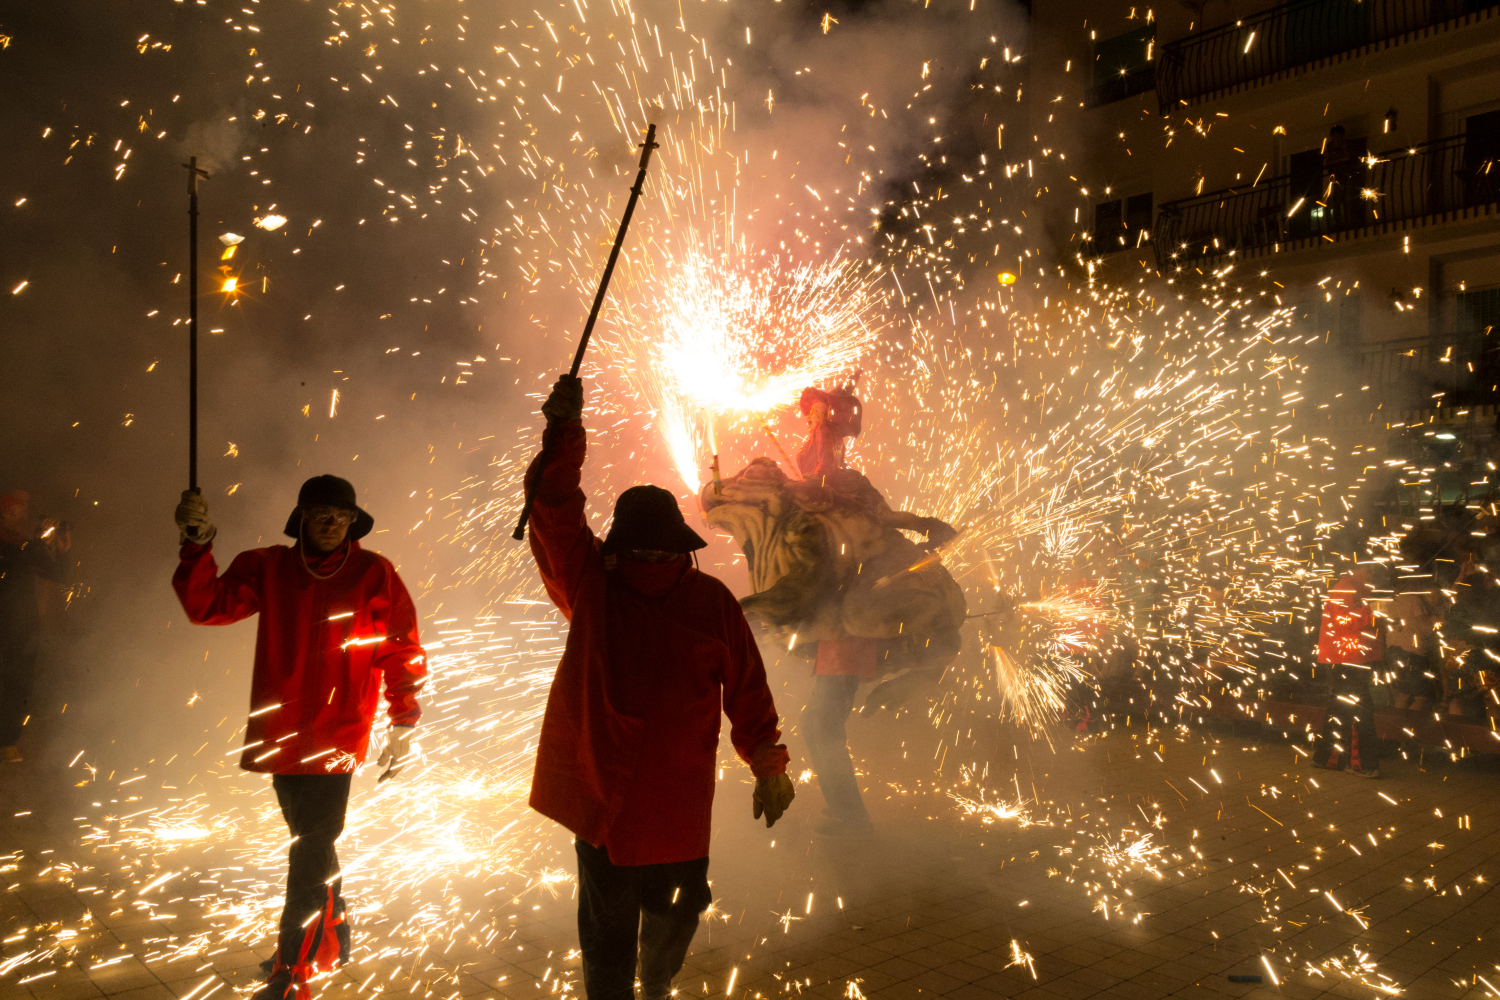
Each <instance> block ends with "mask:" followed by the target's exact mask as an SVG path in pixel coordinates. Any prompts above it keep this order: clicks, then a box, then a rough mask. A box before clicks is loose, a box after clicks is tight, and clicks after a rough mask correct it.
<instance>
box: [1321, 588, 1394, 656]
mask: <svg viewBox="0 0 1500 1000" xmlns="http://www.w3.org/2000/svg"><path fill="white" fill-rule="evenodd" d="M1372 593H1374V588H1373V587H1371V586H1370V584H1368V583H1355V580H1354V576H1353V574H1350V575H1349V576H1345V577H1342V578H1341V579H1340V580H1339V582H1338V583H1336V584H1334V586H1333V589H1332V590H1330V591H1329V592H1328V600H1327V601H1325V602H1324V603H1323V621H1322V624H1321V626H1320V627H1319V629H1318V662H1319V663H1329V664H1335V665H1336V664H1340V663H1348V664H1369V663H1380V662H1382V661H1383V660H1384V659H1385V630H1384V627H1383V623H1382V622H1379V621H1376V620H1375V611H1374V609H1373V608H1371V607H1370V605H1369V604H1368V603H1367V601H1368V598H1369V597H1370V595H1371V594H1372Z"/></svg>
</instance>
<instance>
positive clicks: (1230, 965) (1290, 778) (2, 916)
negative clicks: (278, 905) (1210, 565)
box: [0, 716, 1500, 1000]
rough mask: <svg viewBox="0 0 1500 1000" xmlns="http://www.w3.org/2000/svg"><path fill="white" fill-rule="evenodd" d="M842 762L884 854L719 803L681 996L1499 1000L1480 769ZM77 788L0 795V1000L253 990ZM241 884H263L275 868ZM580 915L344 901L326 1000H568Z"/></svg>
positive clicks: (735, 784) (896, 723) (548, 891)
mask: <svg viewBox="0 0 1500 1000" xmlns="http://www.w3.org/2000/svg"><path fill="white" fill-rule="evenodd" d="M851 739H852V742H853V743H854V744H855V746H856V748H857V749H863V750H868V749H869V748H871V747H874V746H877V745H879V746H886V747H890V748H891V752H889V753H886V754H881V755H876V756H878V757H879V760H878V761H872V762H871V764H870V774H869V775H868V776H867V781H868V794H869V798H870V799H871V800H872V802H873V805H874V808H873V810H872V811H873V812H874V814H875V816H876V819H877V822H878V824H879V830H880V832H879V835H878V836H877V837H876V838H875V839H874V840H871V841H869V842H864V843H849V842H837V841H834V842H830V841H827V840H821V839H818V838H816V837H814V836H813V835H812V834H811V832H810V828H811V826H812V825H813V824H814V823H815V822H816V821H817V819H818V815H817V814H818V811H819V808H820V807H821V804H822V803H821V801H820V797H819V795H818V794H817V792H816V790H815V788H814V787H812V786H808V787H805V788H803V790H802V793H801V796H800V797H799V799H798V800H797V802H796V803H795V805H794V806H793V810H792V812H791V813H790V814H789V815H788V817H787V818H786V819H785V820H784V821H783V822H782V823H781V824H778V826H777V827H776V828H775V829H774V830H772V831H766V830H765V829H764V828H762V827H757V826H756V825H754V824H752V822H751V821H750V817H749V785H748V784H747V783H745V782H744V780H743V779H742V778H741V777H740V775H741V773H742V772H739V771H733V770H731V771H729V772H728V773H727V775H726V777H725V779H724V781H723V783H722V784H721V788H720V793H719V802H718V813H717V816H716V820H717V824H716V825H717V832H716V835H715V841H714V847H713V852H712V856H713V859H714V861H713V869H712V876H713V879H714V891H715V894H716V896H717V903H716V910H715V913H714V915H713V917H712V918H711V919H710V920H709V921H708V923H707V924H706V926H704V927H703V928H702V929H700V931H699V935H698V938H697V939H696V941H695V944H694V950H693V952H692V954H691V955H690V956H689V959H688V965H687V967H686V968H685V969H684V971H683V973H682V975H681V977H680V978H679V980H678V983H677V985H678V988H679V990H680V991H681V992H682V993H683V994H685V995H692V996H706V997H712V996H721V995H724V994H726V993H730V994H731V995H733V996H736V997H739V996H744V997H753V996H755V995H757V994H760V995H763V996H766V997H773V996H783V995H789V994H804V993H806V994H811V995H815V996H823V997H834V996H841V997H857V996H859V995H864V996H866V997H872V998H873V997H882V998H884V997H891V998H901V997H904V998H916V997H927V996H945V997H956V998H965V1000H969V998H973V1000H980V998H997V997H1009V998H1016V1000H1021V998H1025V1000H1051V998H1064V1000H1076V998H1083V997H1093V996H1101V997H1102V996H1108V997H1120V998H1126V1000H1131V998H1141V1000H1146V998H1155V997H1167V996H1183V997H1214V996H1244V997H1270V996H1282V997H1308V998H1311V997H1319V996H1330V997H1369V996H1381V995H1389V990H1395V989H1399V990H1401V991H1403V995H1405V996H1410V997H1418V998H1428V997H1443V998H1460V997H1479V996H1500V989H1496V988H1495V987H1500V966H1497V963H1500V894H1497V893H1496V892H1494V891H1492V888H1491V883H1492V881H1493V879H1495V878H1500V864H1497V863H1496V861H1495V859H1496V855H1497V853H1500V823H1497V819H1500V796H1497V795H1496V794H1495V792H1496V790H1497V788H1500V766H1496V765H1492V764H1489V763H1487V762H1485V761H1482V760H1481V761H1474V760H1464V761H1459V762H1457V763H1451V762H1448V761H1446V760H1442V761H1441V765H1440V766H1439V765H1438V764H1436V763H1434V762H1433V761H1432V760H1431V759H1426V760H1424V761H1423V762H1421V763H1420V764H1419V761H1418V759H1417V756H1416V754H1413V755H1412V759H1410V760H1402V759H1400V758H1399V757H1398V758H1396V759H1394V760H1393V761H1386V762H1385V763H1384V765H1383V766H1384V769H1385V773H1386V777H1384V778H1383V779H1382V780H1379V781H1364V780H1361V779H1358V778H1355V777H1352V776H1349V775H1346V774H1337V773H1328V772H1323V771H1312V770H1310V769H1309V768H1307V767H1306V766H1305V759H1304V758H1303V757H1301V756H1299V755H1297V754H1296V753H1295V752H1294V751H1293V750H1292V749H1291V748H1290V747H1289V746H1288V745H1287V744H1285V743H1274V744H1273V743H1270V742H1266V743H1257V742H1255V741H1254V740H1252V739H1250V738H1247V737H1235V736H1231V735H1229V734H1228V732H1227V731H1225V730H1222V729H1221V730H1217V731H1211V730H1208V729H1201V728H1200V729H1195V730H1192V731H1187V730H1183V731H1176V732H1173V731H1167V732H1153V733H1152V734H1149V737H1148V734H1146V733H1145V732H1144V731H1142V730H1134V731H1124V730H1117V731H1114V732H1111V733H1108V734H1106V735H1105V736H1102V737H1099V736H1096V737H1090V738H1087V739H1084V740H1080V741H1077V742H1074V740H1073V738H1072V736H1071V735H1067V734H1065V735H1064V736H1062V737H1061V742H1060V743H1059V745H1058V746H1057V748H1056V750H1055V751H1052V750H1049V748H1048V747H1047V746H1046V744H1045V743H1024V742H1019V743H1014V744H1013V743H1012V742H1011V741H1010V739H1011V738H1010V737H1009V736H1005V735H1002V736H1001V737H999V738H998V739H997V740H996V741H994V742H993V743H992V745H991V746H990V747H989V748H988V749H989V753H988V755H987V756H988V758H989V764H988V774H987V775H983V767H984V765H983V764H980V765H979V766H980V769H981V780H980V782H978V783H976V784H974V785H965V784H964V783H963V781H962V775H961V774H960V768H959V765H958V764H957V763H955V757H956V756H959V755H962V754H963V753H964V751H963V750H959V751H954V752H950V753H948V754H947V755H942V753H941V751H938V752H937V753H935V752H934V751H935V744H936V742H937V741H936V738H935V737H934V735H933V730H932V729H931V727H930V725H928V723H927V722H926V720H925V719H921V718H912V717H911V716H906V717H904V718H902V719H900V720H892V719H890V718H889V717H881V718H875V719H868V720H866V719H858V720H856V721H855V723H854V724H853V726H852V728H851ZM793 749H794V752H795V751H797V750H798V747H797V746H796V744H795V742H794V743H793ZM969 756H972V757H975V758H978V757H979V756H980V754H979V753H978V751H973V752H971V753H970V754H969ZM935 757H941V758H942V760H943V773H942V774H939V773H937V771H936V761H935V759H934V758H935ZM62 763H65V762H62ZM876 774H878V775H879V776H880V778H881V779H884V780H883V781H881V780H877V779H876V777H875V775H876ZM74 777H77V773H76V770H75V771H68V770H67V769H65V768H64V767H63V766H62V764H61V763H48V762H39V763H36V764H30V763H29V764H27V765H23V766H21V767H16V768H11V769H8V770H7V771H4V772H0V798H3V801H4V804H5V809H4V817H5V818H4V819H3V820H0V851H3V852H5V853H6V854H7V855H8V858H9V859H8V860H6V861H5V864H6V865H9V866H11V867H9V868H8V871H7V873H9V874H12V875H13V877H12V878H11V879H10V880H8V881H7V882H6V883H3V884H0V888H4V887H5V886H6V885H9V888H8V890H7V891H6V894H5V896H4V898H3V900H0V930H3V932H4V933H3V935H0V936H3V937H4V938H5V939H6V941H5V944H4V946H3V947H4V951H3V959H0V962H5V963H6V964H5V965H3V966H0V1000H10V998H13V997H14V998H28V1000H29V998H31V997H35V998H37V1000H43V998H48V1000H81V998H93V997H98V996H101V995H102V996H109V997H118V998H122V1000H171V998H174V997H176V998H185V997H191V998H192V1000H202V998H204V997H207V996H209V995H217V996H218V997H219V998H220V1000H222V998H224V997H227V996H229V995H230V991H231V990H232V989H239V990H243V989H248V988H250V987H251V986H252V984H253V983H254V982H255V978H256V975H257V970H256V966H257V965H258V963H259V962H260V960H261V959H262V958H263V957H264V956H266V955H267V954H269V949H268V947H267V946H268V945H269V941H267V940H265V939H263V938H261V939H259V940H258V941H256V942H248V941H243V940H238V939H236V935H235V934H232V933H228V932H226V931H225V930H224V928H225V927H226V926H228V925H229V924H231V923H233V920H231V919H228V918H226V917H225V915H224V907H222V906H219V907H216V905H215V901H216V900H217V899H219V898H220V897H219V894H220V893H221V892H223V891H224V890H225V888H226V887H227V886H229V885H232V884H233V883H234V881H235V875H236V873H238V872H240V871H241V869H242V868H244V865H239V866H236V867H232V868H231V869H228V870H226V869H223V868H220V869H214V871H215V872H216V874H213V875H202V874H199V875H195V876H194V877H195V878H198V879H199V882H198V884H197V885H196V886H192V885H184V887H183V888H182V889H180V890H178V892H179V893H180V895H178V896H177V897H176V898H175V899H172V898H170V897H168V898H167V899H166V900H164V902H166V903H169V904H170V906H169V908H170V909H171V913H170V914H168V913H166V911H165V910H163V909H162V908H161V907H160V906H157V907H156V908H154V909H152V908H151V907H148V906H146V905H145V904H144V903H141V902H140V898H141V897H142V896H144V895H146V894H147V891H149V892H151V893H153V894H154V895H156V896H160V895H163V893H161V892H160V891H159V890H156V889H151V888H150V882H147V881H146V880H147V878H148V876H152V877H151V881H152V882H154V881H155V877H159V876H154V873H155V872H156V871H158V870H159V871H161V872H162V874H164V875H171V874H172V872H173V871H176V870H177V869H178V868H182V869H183V870H188V869H192V870H193V871H195V872H200V873H201V872H206V871H208V870H209V868H208V866H209V862H210V860H211V859H212V857H213V855H212V854H210V853H208V852H205V853H204V857H203V858H202V859H199V860H198V861H194V862H192V863H188V862H182V861H181V859H182V857H183V855H181V854H172V855H167V854H163V855H161V856H152V855H151V852H150V851H143V850H142V849H135V851H134V853H132V850H131V849H127V848H126V847H121V846H118V844H117V845H116V846H98V845H91V844H89V843H83V842H81V839H80V830H82V829H84V828H85V827H83V826H80V822H79V821H80V819H82V818H83V816H85V815H87V814H88V811H89V809H90V808H91V807H92V806H93V803H95V802H99V801H101V800H99V799H98V798H97V796H98V795H100V794H101V792H100V790H99V789H100V784H99V783H98V781H97V780H96V783H95V784H91V785H88V786H85V787H82V788H75V787H74V785H75V784H76V783H75V782H74V781H72V780H70V779H71V778H74ZM99 777H100V778H102V775H101V776H99ZM122 780H124V779H123V778H122ZM250 780H251V781H254V780H256V779H250ZM981 784H982V785H983V786H984V789H985V790H984V791H983V792H981V791H980V788H979V785H981ZM168 787H170V786H168ZM247 787H250V786H247ZM124 791H128V789H125V790H116V793H117V794H119V795H123V794H124ZM1018 792H1019V795H1020V798H1021V800H1022V801H1021V808H1020V812H1019V814H1015V815H1012V813H1015V812H1016V810H1015V808H1014V807H1015V805H1016V801H1017V795H1018ZM955 796H957V797H955ZM961 799H962V800H967V801H961ZM981 799H982V800H983V803H988V804H989V806H994V805H995V804H996V803H1003V804H1002V805H1001V806H1000V807H999V808H990V807H987V806H986V805H984V804H982V803H981ZM124 808H125V806H116V807H115V812H116V813H119V812H123V810H124ZM106 811H107V810H106ZM12 814H21V815H12ZM528 822H529V821H528ZM85 826H86V824H85ZM535 829H537V830H538V831H540V832H539V833H537V834H535V835H532V834H527V836H537V837H540V838H542V841H541V843H540V844H539V845H538V846H537V847H536V848H535V851H534V856H535V857H545V858H547V859H551V862H550V863H552V864H554V865H555V866H556V867H557V868H559V869H560V868H561V867H562V866H563V865H565V864H566V860H567V856H568V853H569V848H568V843H567V841H566V839H565V838H564V837H562V836H560V835H558V834H557V833H556V832H555V831H551V830H549V829H547V828H546V827H545V826H537V827H536V828H535ZM507 835H509V834H507ZM107 840H108V838H106V841H105V842H107ZM101 843H102V842H101ZM48 852H50V853H48ZM106 861H107V862H108V863H107V864H106V863H105V862H106ZM263 861H264V866H265V869H266V871H268V872H271V873H273V874H272V875H271V876H269V877H274V870H275V858H274V852H271V853H268V854H267V855H266V857H265V858H264V859H263ZM179 862H181V863H179ZM195 865H196V867H195ZM60 866H61V867H60ZM252 867H253V866H252ZM86 869H92V870H93V871H95V872H106V869H108V871H107V873H106V874H104V875H99V876H98V877H89V876H88V875H87V874H86ZM250 874H253V872H250ZM59 876H62V877H63V879H64V880H63V881H60V880H59ZM248 879H249V875H246V880H248ZM182 881H183V882H184V883H185V882H186V881H187V879H186V877H184V878H183V880H182ZM10 883H14V884H13V885H12V884H10ZM69 883H71V884H69ZM143 883H144V886H143ZM572 891H573V887H572V884H571V883H570V882H569V881H567V880H566V879H565V878H559V877H558V876H557V874H556V872H555V871H554V873H553V874H550V875H547V876H545V877H542V878H536V877H531V878H529V879H528V881H527V884H526V885H524V886H523V885H518V884H516V883H515V882H514V881H511V882H506V881H505V880H503V879H501V880H499V881H496V880H494V879H490V880H488V881H487V880H486V876H485V873H484V872H482V871H476V872H475V873H473V877H472V878H469V879H467V880H464V879H451V878H450V879H448V880H447V881H446V882H445V883H444V884H443V885H440V886H437V887H435V888H434V887H431V886H429V887H426V888H424V889H423V890H422V893H425V894H426V895H421V894H419V893H417V892H416V890H412V894H413V898H416V897H417V896H419V895H420V897H421V898H422V899H423V900H425V902H423V903H422V904H421V907H417V908H415V909H413V910H412V911H411V912H404V911H402V910H401V907H402V905H403V904H402V902H401V900H402V899H403V898H405V896H406V892H405V890H401V891H397V892H395V893H393V898H394V900H395V901H394V902H388V903H386V904H384V906H383V908H382V909H381V911H380V912H378V913H369V912H365V911H361V910H360V907H361V906H362V905H364V906H365V908H366V910H368V909H369V906H368V905H367V904H368V903H369V900H368V898H367V897H368V896H369V895H370V890H365V891H363V892H362V893H361V892H351V896H352V897H353V904H354V906H355V907H356V911H357V913H358V914H359V915H358V917H357V919H358V920H359V921H360V924H358V925H357V926H359V927H363V928H365V930H366V938H365V945H364V947H362V948H361V950H360V954H359V955H358V960H357V961H356V962H355V963H354V964H353V965H352V966H350V967H347V968H346V969H344V970H342V971H340V972H339V973H338V974H336V975H335V976H333V977H332V978H330V979H328V980H325V981H323V982H321V983H319V984H318V987H319V989H320V991H321V994H322V995H323V996H326V997H329V998H337V997H343V996H352V995H355V994H358V995H361V996H369V997H373V996H377V995H380V994H382V993H385V994H388V995H390V996H392V997H394V996H397V995H401V996H417V997H422V998H427V997H436V998H440V1000H448V998H451V997H459V996H462V997H470V996H472V997H494V998H499V997H514V998H521V997H529V998H535V997H541V996H543V995H549V994H554V993H558V994H561V993H572V994H575V995H576V994H577V993H578V992H580V988H579V986H578V973H577V970H578V959H577V955H576V952H575V951H574V949H575V948H576V936H575V934H574V933H573V928H572V920H573V900H572ZM414 905H415V904H414ZM445 906H446V907H447V909H448V911H449V914H448V916H446V917H445V916H444V915H443V914H442V913H441V912H440V911H442V910H443V909H444V907H445ZM417 910H420V912H417ZM455 915H456V916H455ZM423 921H429V922H430V923H431V926H434V927H437V926H439V925H441V926H442V927H443V928H444V929H443V930H442V933H441V934H434V935H433V936H432V937H431V938H430V939H429V941H428V944H427V947H426V948H425V949H423V948H422V947H421V946H420V945H413V943H412V942H414V941H417V940H419V939H420V937H421V935H420V933H417V931H420V927H421V926H422V922H423ZM445 921H446V922H445ZM414 929H415V930H414ZM414 934H415V936H414ZM221 938H222V940H221ZM47 951H51V952H52V953H51V954H50V956H49V957H47V958H46V959H45V960H43V959H39V958H37V957H36V956H37V955H38V954H40V953H42V952H47ZM27 955H31V956H32V958H29V959H27V958H21V959H18V956H27ZM1273 973H1274V976H1275V981H1273ZM1229 975H1250V976H1257V975H1258V976H1260V977H1262V981H1261V982H1260V983H1258V984H1257V983H1233V982H1230V981H1229V979H1228V976H1229ZM1481 977H1483V978H1481ZM23 980H29V981H24V982H23ZM1486 981H1487V983H1490V984H1495V986H1493V987H1492V986H1488V985H1487V984H1486ZM1386 988H1388V989H1386Z"/></svg>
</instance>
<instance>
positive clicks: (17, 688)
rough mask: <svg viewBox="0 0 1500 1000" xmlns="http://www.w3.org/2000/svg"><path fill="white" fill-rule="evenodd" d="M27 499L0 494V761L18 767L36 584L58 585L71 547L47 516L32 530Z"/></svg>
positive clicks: (35, 635) (29, 684)
mask: <svg viewBox="0 0 1500 1000" xmlns="http://www.w3.org/2000/svg"><path fill="white" fill-rule="evenodd" d="M29 506H30V497H29V496H28V495H27V494H26V493H23V492H22V491H20V490H17V491H15V492H14V493H7V494H5V495H4V496H0V760H3V761H4V762H6V763H8V764H19V763H21V762H22V760H23V759H24V758H23V757H22V756H21V749H20V747H19V746H18V745H17V744H18V743H20V740H21V728H22V727H23V726H24V725H25V724H26V719H27V717H28V713H29V709H30V704H31V691H32V688H33V687H35V685H36V673H37V659H38V657H39V655H40V653H41V644H42V608H41V603H40V595H39V594H38V592H37V584H38V581H39V580H50V581H52V582H54V583H62V582H63V580H64V579H66V578H67V573H68V564H67V560H66V558H65V557H66V555H67V552H68V550H69V549H71V548H72V547H73V536H72V532H71V531H70V529H69V525H68V524H67V523H66V522H64V521H58V520H55V519H52V518H47V519H44V520H43V521H42V522H41V523H40V524H39V525H37V526H36V527H35V528H33V527H32V522H31V512H30V510H29V509H28V508H29Z"/></svg>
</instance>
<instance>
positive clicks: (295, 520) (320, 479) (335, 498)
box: [283, 476, 681, 540]
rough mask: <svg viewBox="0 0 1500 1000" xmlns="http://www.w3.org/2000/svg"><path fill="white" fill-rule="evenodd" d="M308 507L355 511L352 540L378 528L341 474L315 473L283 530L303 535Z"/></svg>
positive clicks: (299, 494)
mask: <svg viewBox="0 0 1500 1000" xmlns="http://www.w3.org/2000/svg"><path fill="white" fill-rule="evenodd" d="M304 507H339V508H342V509H343V510H352V511H354V523H353V524H351V525H349V538H350V539H351V540H358V539H361V538H363V537H365V536H366V535H368V534H369V533H370V529H371V528H373V527H375V519H374V518H373V517H371V516H370V515H369V514H367V513H365V512H364V510H363V509H361V508H360V506H359V504H357V503H355V502H354V484H353V483H351V482H349V480H347V479H340V478H339V477H338V476H313V477H312V478H311V479H309V480H308V481H307V482H305V483H303V484H302V489H300V490H298V491H297V506H296V507H295V508H294V509H293V510H292V515H291V517H288V518H287V519H286V528H285V529H283V532H284V533H285V534H286V535H288V536H289V537H291V538H301V537H302V510H303V508H304ZM678 516H679V517H680V516H681V515H678Z"/></svg>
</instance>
